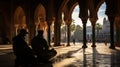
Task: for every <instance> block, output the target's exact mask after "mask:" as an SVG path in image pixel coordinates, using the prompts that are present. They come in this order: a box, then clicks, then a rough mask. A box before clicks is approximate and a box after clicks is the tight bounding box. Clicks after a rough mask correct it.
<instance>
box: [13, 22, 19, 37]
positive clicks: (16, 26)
mask: <svg viewBox="0 0 120 67" xmlns="http://www.w3.org/2000/svg"><path fill="white" fill-rule="evenodd" d="M14 26H15V35H17V34H18V27H19V24H15V25H14Z"/></svg>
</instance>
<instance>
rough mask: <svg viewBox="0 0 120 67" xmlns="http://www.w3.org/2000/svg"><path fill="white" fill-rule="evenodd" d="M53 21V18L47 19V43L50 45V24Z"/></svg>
mask: <svg viewBox="0 0 120 67" xmlns="http://www.w3.org/2000/svg"><path fill="white" fill-rule="evenodd" d="M53 22H54V18H52V19H47V24H48V45H49V46H51V28H50V27H51V24H52V23H53Z"/></svg>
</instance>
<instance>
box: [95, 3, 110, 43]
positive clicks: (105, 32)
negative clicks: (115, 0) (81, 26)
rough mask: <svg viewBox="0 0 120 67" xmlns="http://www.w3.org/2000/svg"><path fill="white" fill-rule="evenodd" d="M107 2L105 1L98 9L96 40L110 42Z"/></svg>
mask: <svg viewBox="0 0 120 67" xmlns="http://www.w3.org/2000/svg"><path fill="white" fill-rule="evenodd" d="M105 8H106V4H105V2H103V3H102V4H101V6H100V7H99V10H98V21H97V23H96V42H110V22H109V20H108V19H107V16H106V15H105Z"/></svg>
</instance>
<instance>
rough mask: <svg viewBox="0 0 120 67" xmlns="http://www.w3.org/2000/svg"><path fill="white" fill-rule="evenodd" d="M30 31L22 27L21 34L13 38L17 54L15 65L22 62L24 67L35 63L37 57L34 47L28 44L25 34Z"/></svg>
mask: <svg viewBox="0 0 120 67" xmlns="http://www.w3.org/2000/svg"><path fill="white" fill-rule="evenodd" d="M26 34H28V32H27V31H26V30H25V29H21V30H20V32H19V34H18V35H17V36H15V37H14V38H13V51H14V54H15V56H16V60H15V67H18V65H19V64H22V65H23V67H28V66H27V65H32V64H34V63H35V57H34V55H33V51H32V49H31V48H30V47H29V46H28V45H27V43H26V41H25V36H26Z"/></svg>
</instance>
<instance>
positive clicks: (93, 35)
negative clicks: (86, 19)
mask: <svg viewBox="0 0 120 67" xmlns="http://www.w3.org/2000/svg"><path fill="white" fill-rule="evenodd" d="M90 21H91V24H92V46H91V47H96V45H95V25H96V21H97V18H90Z"/></svg>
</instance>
